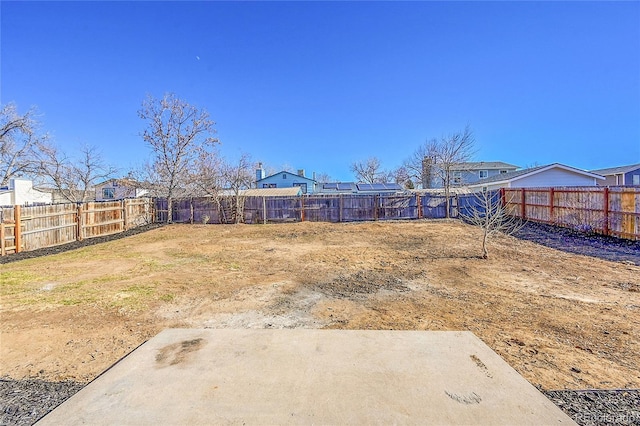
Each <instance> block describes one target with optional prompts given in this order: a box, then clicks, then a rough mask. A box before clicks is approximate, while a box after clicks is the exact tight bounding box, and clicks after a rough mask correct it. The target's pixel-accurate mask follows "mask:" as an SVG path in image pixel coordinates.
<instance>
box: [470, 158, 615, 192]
mask: <svg viewBox="0 0 640 426" xmlns="http://www.w3.org/2000/svg"><path fill="white" fill-rule="evenodd" d="M555 167H559V168H561V169H564V170H567V171H570V172H574V173H578V174H582V175H587V176H590V177H592V178H594V179H600V180H605V179H606V178H605V177H604V176H601V175H599V174H596V173H591V172H588V171H586V170H580V169H577V168H575V167H571V166H566V165H564V164H560V163H552V164H549V165H547V166H542V167H540V168H535V169H534V170H531V171H530V172H529V173H523V174H521V175H518V176H514V177H513V178H511V179H504V180H498V181H490V182H482V181H478V182H476V183H474V184H473V185H469V187H470V188H475V187H483V186H487V185H500V184H503V183H508V182H514V181H517V180H520V179H522V178H525V177H528V176H532V175H536V174H538V173H541V172H544V171H546V170H549V169H551V168H555Z"/></svg>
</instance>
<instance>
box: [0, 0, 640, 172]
mask: <svg viewBox="0 0 640 426" xmlns="http://www.w3.org/2000/svg"><path fill="white" fill-rule="evenodd" d="M0 13H1V18H0V19H1V40H0V43H1V44H0V47H1V51H0V52H1V76H0V83H1V87H0V88H1V93H0V97H1V102H2V103H3V104H5V103H7V102H11V101H13V102H15V103H16V104H17V105H18V108H19V110H20V111H23V112H24V111H26V110H27V109H28V108H29V107H30V106H37V108H38V110H39V112H40V114H41V116H40V120H41V122H42V124H43V129H44V130H46V131H47V132H49V133H50V134H52V135H53V137H54V140H55V142H56V143H57V144H58V145H60V146H61V147H62V148H63V149H64V150H68V151H70V152H71V151H72V150H74V149H76V148H77V147H79V146H80V145H82V144H89V145H96V146H98V147H100V148H101V150H102V152H103V155H104V157H105V158H106V159H107V160H108V161H109V162H111V163H114V164H115V165H117V166H119V167H120V168H121V170H122V172H123V174H126V171H127V170H128V169H129V168H132V167H136V166H137V165H139V164H141V163H142V162H143V161H144V160H145V159H146V158H147V156H148V154H149V150H148V148H147V147H146V146H145V145H144V143H143V141H142V139H141V137H140V136H139V135H140V132H141V131H142V129H143V128H144V122H143V121H142V120H141V119H140V118H138V116H137V111H138V109H140V106H141V103H142V101H143V99H144V98H145V96H146V95H147V94H151V95H153V96H154V97H162V95H163V94H164V93H165V92H173V93H175V94H176V95H177V96H179V97H180V98H182V99H184V100H186V101H187V102H189V103H192V104H194V105H196V106H198V107H203V108H205V109H207V110H208V111H209V113H210V114H211V116H212V118H213V119H214V120H215V121H216V123H217V124H216V128H217V130H218V137H219V139H220V141H221V142H222V145H221V151H222V153H223V155H225V156H226V157H230V158H233V157H237V156H238V155H239V154H240V153H241V152H248V153H250V154H251V155H252V157H253V159H255V160H260V161H263V162H265V163H266V164H268V165H270V166H272V167H274V168H276V169H279V168H280V167H281V166H282V165H284V164H286V165H289V166H290V167H291V168H292V169H298V168H304V169H305V170H306V171H307V173H308V174H310V173H311V172H313V171H315V172H318V173H328V174H329V175H331V176H332V177H333V178H334V179H339V180H350V179H353V176H352V174H351V173H350V171H349V165H350V164H351V163H352V162H354V161H358V160H364V159H366V158H367V157H369V156H377V157H378V158H380V159H381V161H382V163H383V166H384V167H385V168H394V167H396V166H398V165H400V163H401V162H402V160H403V159H405V158H406V157H408V156H409V155H410V154H411V153H412V152H413V151H414V150H415V149H416V148H417V147H418V146H419V145H420V144H422V143H423V142H424V141H425V140H426V139H428V138H433V137H439V136H442V135H445V134H448V133H451V132H455V131H461V130H462V129H464V127H465V125H467V124H469V125H470V126H471V128H472V129H473V130H474V133H475V137H476V143H477V148H478V152H477V154H476V158H475V160H477V161H505V162H508V163H512V164H515V165H518V166H527V165H532V164H535V163H537V164H547V163H552V162H561V163H565V164H568V165H571V166H574V167H579V168H584V169H595V168H604V167H613V166H618V165H624V164H631V163H638V162H640V2H637V1H633V2H125V1H118V2H115V1H114V2H93V1H86V2H55V1H47V2H23V1H21V2H13V1H6V0H3V1H1V2H0Z"/></svg>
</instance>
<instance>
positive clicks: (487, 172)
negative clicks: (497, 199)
mask: <svg viewBox="0 0 640 426" xmlns="http://www.w3.org/2000/svg"><path fill="white" fill-rule="evenodd" d="M518 168H519V167H518V166H514V165H513V164H508V163H503V162H502V161H479V162H466V163H458V164H456V165H454V166H453V167H452V168H451V176H450V179H451V180H450V182H451V186H452V187H456V186H468V185H472V184H475V183H476V182H478V181H480V180H481V179H486V178H490V177H494V176H497V175H501V174H506V173H510V172H514V171H516V170H518ZM422 169H423V170H422V176H423V182H422V186H423V188H424V189H429V188H442V187H443V186H444V176H443V175H444V172H443V170H442V168H441V167H440V166H439V165H438V164H437V163H433V162H432V161H431V160H430V159H429V158H425V159H424V161H423V162H422Z"/></svg>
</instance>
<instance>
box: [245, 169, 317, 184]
mask: <svg viewBox="0 0 640 426" xmlns="http://www.w3.org/2000/svg"><path fill="white" fill-rule="evenodd" d="M280 173H289V174H290V175H293V176H296V177H299V178H302V179H306V180H310V181H312V182H318V181H317V180H315V179H312V178H309V177H306V176H300V175H299V174H297V173H296V172H289V171H287V170H282V171H279V172H278V173H274V174H272V175H269V176H265V177H263V178H262V179H259V180H257V181H255V182H256V183H258V182H262V181H263V180H265V179H269V178H270V177H273V176H276V175H279V174H280Z"/></svg>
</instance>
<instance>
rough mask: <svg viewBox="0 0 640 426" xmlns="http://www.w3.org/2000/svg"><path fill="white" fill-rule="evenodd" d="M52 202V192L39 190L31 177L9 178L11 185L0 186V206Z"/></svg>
mask: <svg viewBox="0 0 640 426" xmlns="http://www.w3.org/2000/svg"><path fill="white" fill-rule="evenodd" d="M47 203H51V194H50V193H47V192H42V191H38V190H37V189H35V188H34V187H33V182H32V181H30V180H29V179H18V178H14V179H9V185H8V186H4V187H0V206H28V205H30V204H47Z"/></svg>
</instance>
